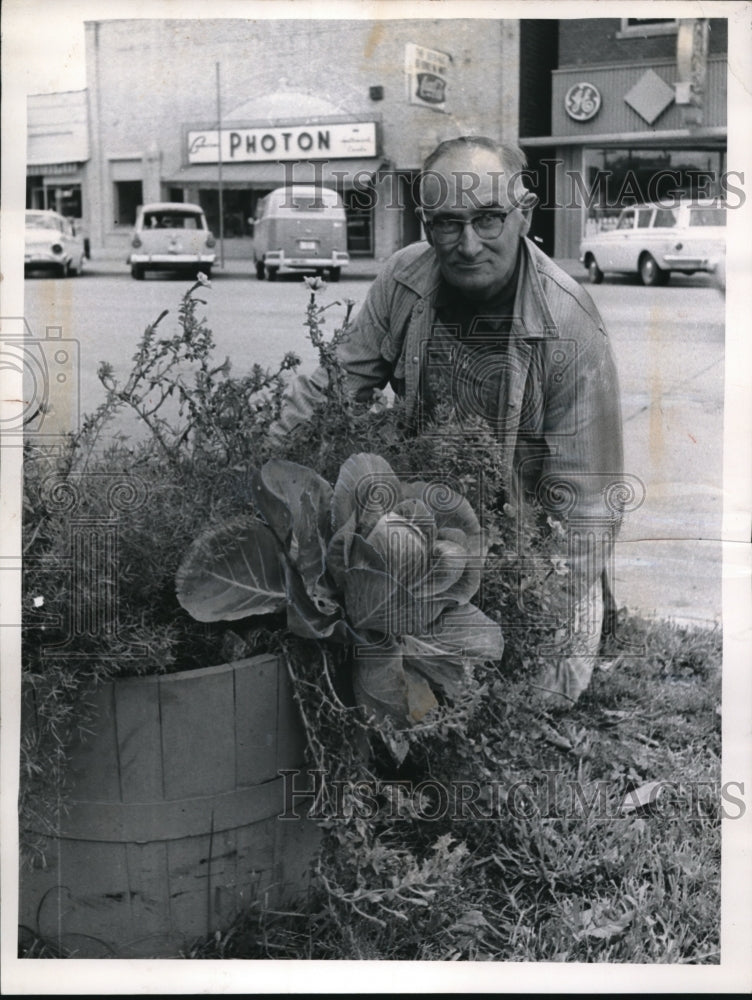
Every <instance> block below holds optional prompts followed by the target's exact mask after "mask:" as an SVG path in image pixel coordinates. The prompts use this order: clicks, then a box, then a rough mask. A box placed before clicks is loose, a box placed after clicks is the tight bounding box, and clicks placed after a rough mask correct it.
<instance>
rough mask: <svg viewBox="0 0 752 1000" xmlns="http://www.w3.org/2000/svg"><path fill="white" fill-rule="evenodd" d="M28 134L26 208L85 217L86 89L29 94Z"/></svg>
mask: <svg viewBox="0 0 752 1000" xmlns="http://www.w3.org/2000/svg"><path fill="white" fill-rule="evenodd" d="M26 134H27V146H26V207H27V208H36V209H50V210H52V211H55V212H60V214H61V215H65V216H68V217H72V218H74V219H77V220H79V219H81V218H82V215H83V204H84V195H83V192H84V189H85V187H86V170H87V164H88V160H89V128H88V112H87V99H86V91H85V90H71V91H65V92H63V93H59V94H33V95H31V96H30V97H29V101H28V107H27V125H26Z"/></svg>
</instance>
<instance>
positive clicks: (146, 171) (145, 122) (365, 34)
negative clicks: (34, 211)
mask: <svg viewBox="0 0 752 1000" xmlns="http://www.w3.org/2000/svg"><path fill="white" fill-rule="evenodd" d="M86 67H87V82H88V88H87V92H88V117H89V146H90V158H89V161H88V164H87V166H86V179H85V188H86V192H85V193H86V196H85V197H84V215H85V218H86V223H87V228H88V230H89V232H90V234H91V240H92V246H93V247H96V246H104V247H113V248H114V247H118V246H121V245H122V246H123V248H125V246H126V242H127V236H128V233H129V229H130V226H131V224H132V222H133V220H134V215H135V210H136V207H137V205H138V204H140V203H142V202H147V201H153V200H160V199H170V200H186V201H197V202H200V203H201V204H202V205H203V207H204V209H205V211H206V213H207V216H208V219H209V223H210V225H211V227H212V228H213V229H214V231H215V232H217V231H218V227H219V190H220V173H221V179H222V182H221V183H222V205H223V228H224V233H225V235H227V236H235V237H245V236H248V235H249V229H248V223H247V220H248V218H249V217H250V216H251V215H252V214H253V210H254V207H255V204H256V202H257V200H258V199H259V198H260V197H262V196H263V195H264V194H266V193H267V192H268V191H269V190H271V189H272V188H274V187H277V186H279V185H280V184H283V183H286V182H287V181H289V180H290V179H292V180H295V181H305V180H309V179H315V180H320V181H321V182H323V183H325V184H330V185H333V186H336V187H337V188H338V189H339V190H340V191H341V193H342V195H343V197H344V199H345V204H346V209H347V214H348V243H349V249H350V252H351V253H353V254H363V255H371V256H375V257H377V258H380V259H381V258H384V257H386V256H388V255H389V254H390V253H391V252H392V251H393V250H394V249H397V248H398V247H400V246H402V245H404V244H406V243H408V242H411V241H412V240H414V239H417V238H419V235H420V230H419V225H418V222H417V219H416V217H415V212H414V208H415V203H414V193H413V183H412V182H413V180H414V178H415V176H416V173H417V171H418V168H419V167H420V164H421V161H422V159H423V157H424V156H425V154H426V153H427V152H428V151H429V150H430V149H431V148H433V146H434V145H435V144H436V143H437V142H439V141H440V140H442V139H445V138H449V137H451V136H454V135H458V134H461V133H465V132H476V133H483V134H490V135H493V136H495V137H497V138H500V139H509V140H516V138H517V131H518V127H517V117H518V108H519V88H518V80H519V22H518V21H500V20H473V19H467V20H465V19H458V20H447V19H437V20H423V19H412V20H411V19H406V20H393V21H390V20H384V21H355V20H352V21H348V20H308V21H306V20H297V19H296V20H274V21H267V20H257V21H250V20H234V19H233V20H225V19H216V20H214V19H201V20H123V21H115V20H110V21H96V22H89V23H87V24H86ZM218 124H219V126H220V127H219V129H218ZM218 134H220V139H219V141H218V138H217V137H218Z"/></svg>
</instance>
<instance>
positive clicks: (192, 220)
mask: <svg viewBox="0 0 752 1000" xmlns="http://www.w3.org/2000/svg"><path fill="white" fill-rule="evenodd" d="M203 228H204V223H203V216H201V215H199V214H198V213H197V212H169V211H168V212H160V211H154V212H144V229H203Z"/></svg>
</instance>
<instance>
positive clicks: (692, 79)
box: [674, 17, 710, 125]
mask: <svg viewBox="0 0 752 1000" xmlns="http://www.w3.org/2000/svg"><path fill="white" fill-rule="evenodd" d="M709 31H710V26H709V24H708V19H707V18H701V17H697V18H682V19H681V20H680V21H679V29H678V31H677V34H676V71H677V77H678V80H677V82H676V84H675V85H674V87H675V90H676V103H677V104H682V105H685V108H686V110H684V111H683V113H682V124H683V125H702V119H703V113H702V109H703V104H704V103H705V89H706V82H707V73H708V43H709Z"/></svg>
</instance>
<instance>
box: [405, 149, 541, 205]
mask: <svg viewBox="0 0 752 1000" xmlns="http://www.w3.org/2000/svg"><path fill="white" fill-rule="evenodd" d="M473 149H485V150H488V151H489V152H491V153H494V154H495V155H496V156H497V157H498V159H499V162H500V164H501V167H502V170H503V173H504V174H505V175H506V176H507V177H509V178H510V179H514V192H515V197H514V199H513V200H515V201H517V202H523V201H524V198H525V196H526V195H527V194H529V192H528V191H527V189H526V188H525V185H524V182H523V177H522V172H523V171H524V170H525V167H526V166H527V160H526V159H525V154H524V153H523V152H522V150H521V149H520V148H519V147H518V146H515V145H513V144H512V143H511V142H496V140H495V139H489V137H488V136H486V135H460V136H457V138H455V139H445V140H444V142H440V143H439V145H438V146H437V147H436V149H434V150H433V152H432V153H429V154H428V156H427V157H426V159H425V160H424V161H423V167H422V169H421V172H420V177H419V178H418V192H419V197H420V199H421V201H422V200H423V185H424V182H425V180H426V178H427V177H428V176H430V175H432V174H433V168H434V166H435V165H436V164H437V163H438V162H439V161H440V160H442V159H444V157H447V156H451V155H453V154H454V153H464V152H466V151H470V150H473ZM509 194H510V198H511V196H512V192H511V191H510V192H509Z"/></svg>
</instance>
